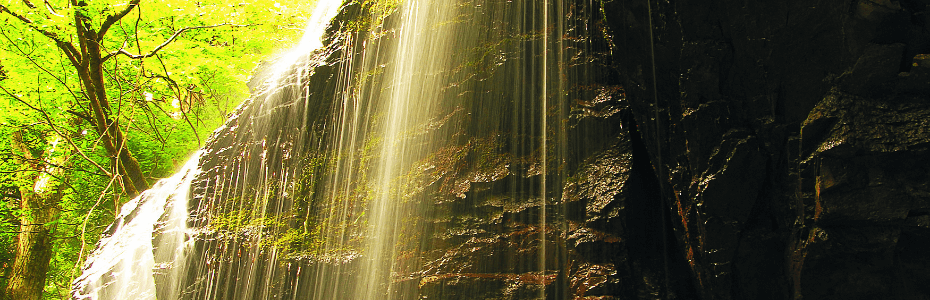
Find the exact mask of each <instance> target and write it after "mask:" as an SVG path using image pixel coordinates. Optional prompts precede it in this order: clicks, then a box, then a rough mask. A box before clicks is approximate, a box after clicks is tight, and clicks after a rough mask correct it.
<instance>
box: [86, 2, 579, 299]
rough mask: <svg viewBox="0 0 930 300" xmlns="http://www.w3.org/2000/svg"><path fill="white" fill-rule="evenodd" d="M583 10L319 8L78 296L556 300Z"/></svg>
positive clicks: (103, 249) (559, 6)
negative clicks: (570, 41)
mask: <svg viewBox="0 0 930 300" xmlns="http://www.w3.org/2000/svg"><path fill="white" fill-rule="evenodd" d="M576 6H577V5H576ZM579 10H580V9H578V8H577V7H575V6H571V7H569V5H567V4H564V3H563V2H562V1H559V0H547V1H534V0H474V1H471V0H450V1H425V0H406V1H355V2H350V3H348V4H344V5H341V7H340V3H339V2H335V1H323V0H321V1H320V2H319V3H318V8H317V10H315V12H314V14H313V16H312V18H311V19H312V20H311V22H310V24H309V25H308V27H307V30H306V32H307V33H306V36H305V37H304V39H303V41H302V42H301V44H300V46H299V47H297V48H296V49H294V50H292V52H290V53H289V54H287V55H285V56H283V57H282V58H280V59H279V60H278V61H277V62H276V63H274V64H270V65H269V67H264V69H261V68H260V69H259V70H258V71H257V72H256V75H255V78H254V79H253V82H252V83H250V87H252V88H253V96H252V98H251V99H249V100H248V101H246V102H245V103H244V104H243V105H242V106H241V107H240V108H239V109H238V111H237V113H236V115H235V116H233V117H232V118H231V119H230V120H229V121H228V122H227V123H226V125H224V126H223V127H221V128H219V129H217V130H216V131H215V132H214V134H213V136H212V137H211V141H210V143H208V145H207V146H206V147H205V148H204V149H203V150H201V152H198V155H195V156H194V157H193V158H192V159H191V161H190V162H188V164H187V165H186V166H185V168H184V169H183V170H182V171H180V172H179V173H178V174H177V175H175V176H173V177H171V178H169V179H165V180H162V181H160V182H159V183H158V184H157V185H156V186H155V187H154V188H153V189H152V190H150V191H147V192H146V193H144V194H143V195H141V196H140V197H138V198H137V199H135V200H133V201H131V202H129V203H128V204H126V206H124V207H123V208H122V210H121V212H122V213H121V215H120V216H119V217H118V218H117V222H116V223H114V225H113V226H112V229H113V230H112V231H108V232H107V234H106V235H105V237H104V238H103V239H102V240H101V242H100V244H99V245H98V248H97V250H95V251H94V252H93V254H92V255H91V256H90V257H89V258H88V262H87V264H86V266H85V270H84V273H83V274H82V276H81V277H80V278H79V279H77V280H76V281H75V283H74V295H75V297H76V298H79V299H130V298H137V299H155V298H157V299H426V298H430V299H463V298H474V299H487V298H499V299H535V298H540V299H542V298H547V297H550V298H551V297H558V298H564V297H566V296H565V295H567V293H566V292H565V289H566V285H567V283H566V282H565V280H566V279H564V277H565V276H566V275H565V274H564V273H565V271H566V268H567V267H566V264H565V258H564V257H565V253H564V250H563V249H564V248H565V246H564V236H562V235H564V233H563V232H564V228H563V227H565V226H567V225H566V224H567V223H566V222H565V220H564V214H565V213H564V211H562V210H563V209H564V208H563V207H564V205H559V204H560V203H561V202H560V201H561V199H560V198H561V197H562V188H563V185H564V184H565V182H566V180H567V179H566V178H567V175H566V172H567V171H566V168H567V163H566V160H567V159H568V158H567V157H568V150H567V149H568V146H567V137H566V133H565V130H566V126H568V125H567V124H569V111H568V110H569V108H568V107H569V104H568V99H570V98H571V97H575V96H577V95H576V94H579V93H591V91H590V90H584V89H575V90H570V89H569V88H568V85H569V84H568V83H567V82H568V81H580V80H584V79H585V78H586V77H585V76H587V75H585V74H582V73H583V72H578V71H577V70H575V71H570V70H574V69H572V68H573V66H574V65H580V64H583V63H584V62H579V61H582V60H584V58H583V57H582V55H581V54H579V53H582V50H583V49H580V48H581V47H576V48H575V49H571V50H566V49H568V48H567V46H566V45H565V40H564V39H565V37H567V36H571V34H579V33H578V32H568V30H567V29H566V28H568V27H567V26H565V22H567V21H566V20H567V19H568V18H569V17H570V16H571V14H570V13H569V12H571V11H579ZM337 13H338V15H337ZM334 17H335V18H334ZM331 19H332V20H333V21H332V23H331V25H330V26H331V27H330V28H332V30H330V31H329V32H327V31H326V30H325V28H327V27H326V26H324V24H326V23H327V22H329V20H331ZM577 40H581V39H576V40H575V43H576V44H581V43H580V42H577ZM579 49H580V50H579ZM565 51H573V52H572V53H574V54H566V53H565ZM570 55H574V57H571V59H574V60H571V61H569V60H567V59H568V58H567V56H570ZM573 84H574V83H573ZM577 85H579V86H582V85H583V84H577ZM592 98H593V97H592ZM560 274H561V275H560ZM560 278H562V279H560Z"/></svg>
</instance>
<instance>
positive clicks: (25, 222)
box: [5, 132, 63, 300]
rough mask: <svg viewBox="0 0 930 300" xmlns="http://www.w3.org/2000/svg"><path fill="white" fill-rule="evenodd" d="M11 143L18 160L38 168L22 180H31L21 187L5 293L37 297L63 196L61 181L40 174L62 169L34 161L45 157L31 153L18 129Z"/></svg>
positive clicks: (25, 299) (21, 298)
mask: <svg viewBox="0 0 930 300" xmlns="http://www.w3.org/2000/svg"><path fill="white" fill-rule="evenodd" d="M13 144H14V145H15V147H16V148H17V150H19V151H20V152H21V153H22V155H23V157H24V158H25V159H23V160H22V161H21V163H23V164H24V165H28V166H30V167H31V168H32V169H34V170H41V172H34V173H32V174H31V175H28V177H27V178H24V181H26V182H30V183H31V184H30V185H26V186H21V187H20V194H21V196H22V198H21V200H20V207H21V208H22V210H23V215H22V216H21V217H20V218H19V219H20V220H19V221H20V227H19V230H20V231H19V236H18V238H17V239H18V240H17V243H16V257H15V258H14V260H13V267H12V269H11V270H10V274H9V276H10V277H9V279H8V281H7V286H6V290H5V292H6V295H5V296H6V297H7V299H15V300H38V299H40V298H41V296H42V290H43V289H44V288H45V278H46V273H48V268H49V262H50V261H51V259H52V242H51V239H52V231H53V230H54V229H55V228H54V227H55V225H54V224H55V223H54V222H53V221H54V220H55V219H57V218H58V214H59V212H60V209H59V206H58V204H59V202H60V201H61V198H62V185H61V184H60V183H58V181H57V179H49V178H43V177H48V176H53V175H54V177H58V179H61V178H62V177H61V175H62V173H63V172H62V170H60V169H57V168H49V167H46V166H42V165H40V164H37V163H36V162H37V161H42V159H44V158H46V157H42V156H45V155H42V156H40V157H33V154H32V152H31V151H30V150H29V147H28V146H27V145H26V144H25V143H24V142H23V138H22V133H21V132H16V133H15V134H14V136H13ZM43 172H44V173H43Z"/></svg>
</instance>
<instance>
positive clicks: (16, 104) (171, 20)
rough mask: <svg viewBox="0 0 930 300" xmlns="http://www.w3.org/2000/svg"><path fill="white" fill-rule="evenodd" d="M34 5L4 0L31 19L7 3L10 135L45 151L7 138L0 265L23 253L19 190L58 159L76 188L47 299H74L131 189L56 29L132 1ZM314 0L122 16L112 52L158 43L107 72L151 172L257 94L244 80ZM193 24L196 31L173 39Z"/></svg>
mask: <svg viewBox="0 0 930 300" xmlns="http://www.w3.org/2000/svg"><path fill="white" fill-rule="evenodd" d="M27 3H30V2H28V1H21V0H16V1H13V0H2V1H0V5H2V6H4V7H6V8H7V9H8V10H9V11H11V12H13V13H15V14H17V15H18V16H22V17H25V18H28V19H29V20H30V21H32V23H31V24H26V23H24V22H21V20H20V19H19V18H18V17H17V16H14V15H12V14H11V13H3V12H0V23H2V24H4V25H3V26H0V87H2V90H0V136H3V137H10V136H12V134H13V133H14V132H17V131H19V132H22V133H23V135H24V141H25V142H26V143H27V144H28V147H29V148H30V151H31V152H32V154H33V156H34V157H37V158H39V159H40V160H41V161H35V162H31V163H27V162H25V161H24V160H23V158H24V156H25V155H24V154H25V153H17V151H15V149H13V145H12V144H11V142H10V141H9V139H8V138H7V139H3V140H0V194H2V195H3V196H2V198H0V265H2V266H3V267H4V270H7V269H8V268H9V266H10V265H11V264H12V258H13V256H14V252H13V251H15V239H16V232H18V230H19V228H18V223H19V221H18V217H19V216H20V215H21V214H22V213H23V212H22V211H21V210H20V209H19V205H20V204H19V200H18V199H17V198H16V197H15V194H16V193H17V191H18V190H19V189H22V188H31V187H32V186H33V185H34V182H30V181H29V180H28V178H34V176H28V175H30V174H34V173H35V172H40V171H42V166H43V165H48V163H50V162H58V163H57V164H56V165H59V166H60V167H63V168H65V169H66V171H67V172H66V176H64V178H60V180H61V181H62V182H63V184H64V185H65V187H66V189H65V196H64V197H63V198H62V200H61V202H60V203H59V204H58V205H59V207H60V209H61V213H60V215H59V220H58V221H56V224H57V226H56V227H55V231H54V232H53V235H54V237H53V238H54V240H53V242H54V245H53V246H54V257H53V258H52V262H51V269H50V272H49V273H48V274H47V275H48V277H47V278H48V280H47V284H46V288H45V292H46V294H45V295H44V298H43V299H67V298H69V296H68V294H69V289H70V282H71V280H73V278H74V277H76V276H77V275H78V274H79V272H80V267H81V265H82V264H83V261H82V260H83V259H84V258H85V257H86V256H87V254H88V252H89V251H91V250H92V249H93V248H94V246H95V244H96V242H97V240H98V239H99V236H100V234H101V232H102V231H103V229H105V228H106V226H107V225H108V224H109V223H110V222H112V221H113V218H114V216H115V215H116V214H117V210H118V209H119V207H120V205H121V204H122V203H124V202H125V201H127V200H129V199H128V198H127V197H126V196H125V195H122V194H121V191H120V190H119V189H118V188H117V187H118V184H117V183H116V182H113V181H111V177H110V176H107V174H106V172H112V170H109V169H108V168H109V166H110V158H109V156H108V154H107V152H106V151H103V150H102V149H101V147H100V136H99V135H98V134H97V133H96V131H95V130H94V128H93V127H92V125H91V123H90V121H89V118H90V116H92V112H91V111H89V110H88V108H87V105H86V104H85V102H86V101H87V98H86V96H85V95H84V94H82V84H81V81H80V78H79V77H78V74H77V72H76V71H75V68H74V66H72V65H71V62H70V61H69V60H68V58H67V57H66V55H65V53H64V52H62V51H61V50H60V49H59V48H58V47H57V46H56V44H55V42H54V41H53V40H52V39H50V38H49V35H52V36H55V37H58V38H59V39H61V40H65V41H75V40H77V39H76V37H75V35H76V30H75V28H74V25H75V24H74V20H75V19H74V15H75V14H79V15H81V16H84V17H87V18H89V20H90V24H91V25H92V26H93V27H95V28H99V27H100V26H101V24H102V23H103V22H104V20H105V19H106V18H107V16H110V15H112V14H114V13H116V12H118V11H121V10H123V9H124V8H126V7H127V5H126V3H127V1H115V0H87V1H82V2H80V3H86V5H83V6H71V5H70V4H69V3H70V1H64V0H49V1H47V2H45V3H42V2H34V3H35V4H37V5H32V6H34V7H30V5H28V4H27ZM46 3H47V4H46ZM313 5H314V1H298V2H276V1H263V0H242V1H233V2H230V1H218V0H201V1H178V0H151V1H146V0H143V1H141V2H140V4H139V6H138V7H136V8H135V9H133V10H132V11H130V12H129V14H128V15H126V16H125V17H123V18H122V19H121V20H120V21H118V22H116V23H114V24H113V26H112V27H111V28H110V30H109V31H108V32H107V34H106V35H105V36H104V38H103V40H102V42H101V45H102V48H103V50H104V51H105V52H106V53H117V51H119V50H121V49H122V50H124V51H125V52H127V53H130V54H133V55H144V54H148V53H151V52H152V51H153V50H155V49H159V50H158V52H157V53H156V54H155V55H153V56H151V57H147V58H141V59H138V58H136V59H133V58H130V56H129V55H122V54H114V55H113V56H111V57H109V59H108V60H107V61H106V62H105V64H104V70H103V71H104V72H105V73H106V75H105V80H106V82H105V83H104V85H105V86H106V87H107V88H108V89H107V90H106V93H107V96H108V99H109V100H110V106H111V107H110V108H111V110H112V111H111V116H113V117H114V118H118V119H119V121H120V124H121V126H122V130H124V132H125V134H126V136H127V143H128V145H129V149H130V150H131V151H132V152H133V154H134V155H135V156H136V158H137V159H138V161H139V163H140V165H141V166H142V169H143V170H144V172H145V175H146V176H147V177H148V178H149V180H152V181H154V180H156V179H157V178H162V177H167V176H169V175H170V174H171V173H172V172H173V171H175V170H176V169H177V168H179V167H180V166H181V165H182V164H183V163H184V161H185V159H186V157H187V156H188V155H189V153H190V152H191V151H193V150H195V149H197V148H199V146H200V144H202V143H203V142H204V139H205V138H206V137H207V136H208V135H209V133H210V132H211V131H212V130H213V129H214V128H216V127H217V126H218V125H220V124H221V123H222V122H223V121H224V120H225V117H226V116H227V115H228V114H230V113H231V112H232V111H233V110H234V109H235V107H236V106H237V105H238V104H239V103H240V102H241V100H243V99H245V98H246V97H247V95H248V88H247V87H246V86H245V82H246V81H247V80H248V78H249V76H250V73H251V70H252V69H253V68H255V66H256V65H257V64H258V63H259V62H260V61H261V60H266V59H270V58H272V57H274V56H276V55H279V54H282V53H283V51H284V50H286V49H287V48H288V47H289V46H291V45H294V44H296V43H297V42H299V40H300V36H301V34H302V31H303V27H304V24H305V23H306V20H307V18H308V17H309V12H310V10H311V9H312V6H313ZM184 28H192V29H189V30H186V31H183V32H182V33H180V34H178V35H177V37H176V38H175V39H173V40H172V37H173V36H174V35H175V34H176V33H178V32H179V30H181V29H184ZM43 32H45V33H43ZM169 40H170V41H171V42H170V43H167V45H165V46H164V47H163V48H159V47H161V45H162V44H164V43H165V42H166V41H169ZM30 106H31V107H30ZM59 134H60V135H61V136H59ZM63 137H65V138H66V139H65V138H63ZM68 140H70V142H69V141H68ZM72 143H73V144H72ZM56 147H57V148H56ZM52 148H55V149H56V151H50V150H51V149H52ZM43 161H44V163H43ZM98 166H102V167H103V169H101V168H100V167H98ZM225 217H228V218H227V220H226V221H228V222H226V223H223V224H225V225H222V226H247V225H249V224H251V225H254V226H269V224H266V223H267V222H264V221H269V220H264V221H262V220H257V221H256V220H250V221H249V222H248V223H245V224H240V223H241V222H243V221H244V220H243V219H241V218H240V219H236V218H237V217H234V216H232V215H230V216H225ZM255 222H258V223H255ZM269 222H270V221H269ZM252 223H254V224H252ZM5 278H6V277H5V276H0V285H3V286H5V282H3V281H4V280H5Z"/></svg>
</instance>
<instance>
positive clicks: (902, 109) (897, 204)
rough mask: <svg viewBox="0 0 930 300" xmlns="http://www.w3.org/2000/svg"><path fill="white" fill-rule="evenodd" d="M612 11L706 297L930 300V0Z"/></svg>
mask: <svg viewBox="0 0 930 300" xmlns="http://www.w3.org/2000/svg"><path fill="white" fill-rule="evenodd" d="M647 3H649V5H651V7H647ZM602 4H603V8H604V11H605V13H606V15H607V16H608V17H606V18H605V20H606V22H607V24H608V26H609V29H608V30H607V33H608V34H610V35H611V36H612V37H613V40H612V42H613V45H615V48H614V52H613V54H614V56H613V57H614V63H615V64H614V65H613V66H614V67H615V68H616V70H617V71H618V73H619V74H620V77H621V79H620V82H622V85H623V86H625V87H626V90H627V94H628V99H629V103H630V107H631V112H632V115H633V116H634V117H635V119H636V121H637V122H638V124H639V132H640V133H641V136H642V138H643V142H644V144H645V147H646V148H648V158H649V161H650V163H651V164H652V165H653V166H655V167H656V169H655V170H656V171H655V173H656V175H657V176H658V177H659V183H660V186H661V192H662V195H664V198H665V199H666V202H665V203H666V209H667V210H669V211H671V212H672V214H671V216H672V217H671V224H670V227H672V228H674V235H675V237H676V243H675V245H674V248H676V249H678V250H679V251H680V252H681V253H684V256H685V258H686V259H685V262H686V269H687V272H686V273H687V275H688V276H689V277H690V278H692V279H693V281H692V285H693V286H694V287H695V289H696V292H697V293H698V294H699V295H700V296H701V297H702V298H704V299H800V298H802V297H804V298H808V299H869V298H896V299H924V298H926V297H930V291H928V290H927V289H926V288H925V287H924V286H923V285H922V284H920V283H918V282H925V280H926V276H925V275H917V274H915V273H914V270H917V269H920V268H925V267H926V264H927V261H928V258H927V255H926V254H918V253H917V252H915V249H916V248H915V247H920V245H924V244H926V243H925V240H924V239H925V238H926V237H927V232H926V229H927V228H926V225H924V224H925V223H924V221H925V220H926V219H927V218H926V217H925V215H926V214H927V213H926V212H927V207H928V206H930V197H928V193H927V186H928V177H927V172H926V171H927V169H928V165H930V164H928V159H930V156H928V152H927V147H928V146H930V144H928V139H930V132H928V131H927V130H928V129H927V126H928V125H927V124H928V123H927V121H926V120H927V114H928V113H930V99H928V98H927V96H926V95H927V92H928V91H930V85H927V79H926V78H927V77H926V72H927V69H926V66H925V64H923V59H924V58H923V57H924V56H925V55H922V54H921V53H926V52H930V48H928V47H927V46H928V43H927V40H928V39H927V37H928V32H930V31H928V27H927V26H928V22H927V19H926V12H927V9H928V7H927V3H925V2H924V1H866V0H863V1H826V2H824V1H821V2H818V3H816V4H815V3H810V2H804V3H800V2H777V1H776V2H772V1H748V2H747V1H713V2H712V3H708V2H706V1H673V2H666V1H635V2H629V1H603V2H602ZM650 11H651V15H650ZM650 19H651V23H650ZM650 27H652V28H654V30H653V32H652V33H651V34H652V37H650V32H649V30H648V29H649V28H650ZM651 49H654V51H651ZM644 50H645V51H644ZM653 63H654V68H655V72H653V71H652V70H653V69H652V68H653ZM653 87H654V88H653ZM656 117H658V118H657V119H656Z"/></svg>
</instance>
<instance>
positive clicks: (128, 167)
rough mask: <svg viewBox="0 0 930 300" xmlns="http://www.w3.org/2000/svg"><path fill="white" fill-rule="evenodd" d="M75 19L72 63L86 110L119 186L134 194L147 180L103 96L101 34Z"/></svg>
mask: <svg viewBox="0 0 930 300" xmlns="http://www.w3.org/2000/svg"><path fill="white" fill-rule="evenodd" d="M75 21H76V22H79V24H80V25H79V26H76V29H77V36H78V39H79V41H80V51H81V57H83V60H82V61H81V63H80V64H75V66H74V67H75V68H77V71H78V75H79V77H80V78H81V82H82V83H83V85H84V92H85V93H84V94H85V95H87V97H88V99H87V100H88V102H89V104H90V110H91V112H92V113H93V120H94V125H95V126H94V128H95V129H96V131H97V134H99V135H100V136H101V137H102V141H103V143H102V144H103V147H104V148H105V149H106V150H107V154H109V155H110V156H111V157H112V158H113V159H112V165H113V169H114V173H115V174H119V175H120V177H121V178H120V179H121V181H120V183H121V185H122V186H123V190H124V191H126V194H128V195H129V196H130V197H135V196H136V195H138V194H139V193H140V192H142V191H144V190H146V189H148V182H146V181H145V176H144V174H143V172H142V167H141V166H140V165H139V162H138V161H137V160H136V158H135V156H133V155H132V152H130V151H129V147H127V146H126V137H125V135H123V131H122V129H121V128H120V126H119V116H113V115H112V114H111V111H110V102H109V101H108V100H107V94H106V88H105V86H106V85H105V83H104V74H103V63H104V60H103V58H102V56H101V55H102V53H101V48H100V41H101V40H102V38H101V37H100V36H98V33H97V32H95V31H94V30H92V29H91V27H90V21H89V20H87V19H85V18H83V17H81V16H76V17H75Z"/></svg>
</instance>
